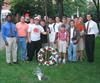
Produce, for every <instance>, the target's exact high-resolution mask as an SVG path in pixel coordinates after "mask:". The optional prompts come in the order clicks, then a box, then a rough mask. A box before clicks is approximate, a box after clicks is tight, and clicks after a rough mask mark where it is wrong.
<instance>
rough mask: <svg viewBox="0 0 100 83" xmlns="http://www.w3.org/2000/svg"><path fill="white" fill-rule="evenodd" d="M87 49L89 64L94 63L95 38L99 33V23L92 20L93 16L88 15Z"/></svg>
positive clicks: (86, 25) (86, 27)
mask: <svg viewBox="0 0 100 83" xmlns="http://www.w3.org/2000/svg"><path fill="white" fill-rule="evenodd" d="M85 32H86V35H85V49H86V55H87V61H88V62H94V48H95V38H96V36H97V35H98V33H99V30H98V27H97V23H96V22H94V21H93V20H92V15H91V14H87V22H86V23H85Z"/></svg>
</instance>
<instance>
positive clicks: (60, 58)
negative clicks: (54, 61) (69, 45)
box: [59, 41, 63, 63]
mask: <svg viewBox="0 0 100 83" xmlns="http://www.w3.org/2000/svg"><path fill="white" fill-rule="evenodd" d="M62 49H63V48H62V42H61V41H59V54H60V56H59V63H61V61H62Z"/></svg>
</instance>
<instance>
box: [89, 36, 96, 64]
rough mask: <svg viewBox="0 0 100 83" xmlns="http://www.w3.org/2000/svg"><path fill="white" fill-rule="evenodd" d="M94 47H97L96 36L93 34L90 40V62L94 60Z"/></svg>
mask: <svg viewBox="0 0 100 83" xmlns="http://www.w3.org/2000/svg"><path fill="white" fill-rule="evenodd" d="M94 48H95V36H94V35H91V36H90V41H89V62H93V61H94Z"/></svg>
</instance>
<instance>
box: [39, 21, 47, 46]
mask: <svg viewBox="0 0 100 83" xmlns="http://www.w3.org/2000/svg"><path fill="white" fill-rule="evenodd" d="M40 25H41V26H42V27H43V29H44V31H45V32H46V31H47V29H49V28H48V27H47V26H46V22H45V20H41V21H40ZM41 43H42V47H44V46H47V45H48V35H44V34H41Z"/></svg>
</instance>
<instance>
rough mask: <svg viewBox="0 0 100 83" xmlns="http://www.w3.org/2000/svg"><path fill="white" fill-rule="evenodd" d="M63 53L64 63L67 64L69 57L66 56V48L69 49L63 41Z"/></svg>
mask: <svg viewBox="0 0 100 83" xmlns="http://www.w3.org/2000/svg"><path fill="white" fill-rule="evenodd" d="M62 48H63V49H62V52H63V56H64V57H63V63H66V61H67V55H66V48H67V42H66V41H63V43H62Z"/></svg>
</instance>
